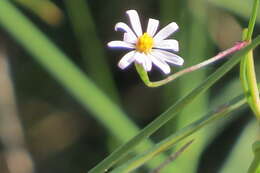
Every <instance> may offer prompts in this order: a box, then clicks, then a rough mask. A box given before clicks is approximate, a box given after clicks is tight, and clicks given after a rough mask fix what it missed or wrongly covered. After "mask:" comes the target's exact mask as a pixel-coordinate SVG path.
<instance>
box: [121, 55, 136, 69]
mask: <svg viewBox="0 0 260 173" xmlns="http://www.w3.org/2000/svg"><path fill="white" fill-rule="evenodd" d="M134 55H135V51H131V52H128V53H127V54H125V56H123V58H122V59H121V60H120V61H119V63H118V66H119V68H121V69H125V68H126V67H128V66H129V65H130V64H131V63H132V62H134V61H135V57H134Z"/></svg>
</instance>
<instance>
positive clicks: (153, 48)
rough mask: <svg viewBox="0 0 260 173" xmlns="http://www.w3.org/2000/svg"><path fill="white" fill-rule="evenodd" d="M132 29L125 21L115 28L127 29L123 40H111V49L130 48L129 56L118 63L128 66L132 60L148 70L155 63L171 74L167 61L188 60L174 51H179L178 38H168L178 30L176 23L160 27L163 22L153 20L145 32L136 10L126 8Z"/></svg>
mask: <svg viewBox="0 0 260 173" xmlns="http://www.w3.org/2000/svg"><path fill="white" fill-rule="evenodd" d="M126 14H127V16H128V17H129V20H130V23H131V26H132V29H131V28H130V27H129V26H128V25H127V24H125V23H123V22H119V23H117V24H116V26H115V30H116V31H118V30H121V31H123V32H124V38H123V41H111V42H109V43H108V46H109V47H111V48H124V49H129V50H130V52H128V53H127V54H126V55H124V56H123V58H122V59H121V60H120V61H119V63H118V66H119V67H120V68H121V69H125V68H126V67H128V66H129V65H130V64H131V63H133V62H136V63H138V64H141V65H142V67H143V68H144V70H145V71H151V69H152V64H154V65H155V66H157V67H158V68H159V69H161V70H162V71H163V72H164V73H165V74H168V73H170V71H171V69H170V66H169V65H168V64H167V63H170V64H174V65H182V64H183V62H184V60H183V59H182V58H181V57H179V56H178V55H176V54H174V53H173V52H178V51H179V44H178V41H177V40H174V39H166V38H168V37H169V36H170V35H171V34H172V33H174V32H175V31H177V30H178V25H177V24H176V23H175V22H172V23H170V24H168V25H167V26H165V27H164V28H163V29H161V30H160V31H159V32H158V33H156V32H157V29H158V26H159V21H158V20H155V19H151V18H150V19H149V21H148V25H147V29H146V32H144V33H143V30H142V26H141V22H140V19H139V16H138V13H137V12H136V10H128V11H126Z"/></svg>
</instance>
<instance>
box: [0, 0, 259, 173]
mask: <svg viewBox="0 0 260 173" xmlns="http://www.w3.org/2000/svg"><path fill="white" fill-rule="evenodd" d="M10 2H11V3H12V4H13V5H15V6H16V7H17V9H18V10H20V11H22V13H23V14H24V15H25V16H26V17H27V18H28V19H30V20H31V21H32V22H33V23H34V24H35V25H36V26H37V27H38V28H39V29H40V30H41V31H42V32H43V33H44V34H45V35H46V36H47V37H48V38H49V39H50V40H51V41H52V42H53V43H55V44H56V45H57V46H58V48H60V49H61V50H62V51H63V52H64V54H66V55H67V56H68V57H70V60H71V61H72V62H74V63H75V64H76V65H77V66H78V67H79V68H80V69H81V70H82V71H83V72H84V73H85V74H86V75H87V76H88V77H89V78H90V79H91V81H92V82H93V83H94V84H95V85H97V86H98V87H99V88H100V89H101V90H103V91H104V93H105V95H106V96H108V97H109V99H110V100H111V101H112V102H114V103H115V104H116V105H118V106H119V107H120V108H121V109H122V110H123V112H124V113H125V114H126V115H127V116H128V118H129V119H130V120H132V121H133V122H134V123H135V124H137V126H138V127H140V128H142V127H144V126H145V125H146V124H148V123H149V122H151V121H152V120H153V119H154V118H155V117H157V116H158V115H159V114H161V113H162V112H164V110H166V109H167V108H168V107H169V106H170V105H172V104H173V103H174V102H175V101H176V100H178V99H179V98H181V97H183V96H184V95H186V94H187V93H188V92H189V91H190V90H191V89H192V88H194V87H196V86H197V85H198V84H199V83H200V82H201V81H203V80H204V79H205V78H206V77H207V76H208V75H209V74H210V73H212V72H213V71H214V70H215V69H216V68H217V67H219V66H220V65H221V64H222V63H223V62H224V61H225V60H224V61H222V62H218V63H215V64H214V65H211V66H208V67H206V68H204V69H202V70H200V71H198V72H193V73H191V74H188V75H186V76H184V77H181V78H180V79H178V80H176V81H174V82H172V83H170V84H168V85H166V86H164V87H160V88H147V87H146V86H145V85H144V84H143V83H142V82H141V80H140V78H139V77H138V75H137V73H136V71H135V69H134V66H131V67H129V68H128V69H126V70H125V71H122V70H120V69H119V68H118V67H117V63H118V61H119V59H120V58H121V57H122V56H123V55H124V53H125V52H124V51H114V50H108V48H107V47H106V44H107V42H109V41H111V40H120V39H121V38H122V33H116V32H115V31H114V25H115V24H116V23H117V22H119V21H122V22H126V23H128V21H127V18H126V16H125V11H126V10H128V9H136V10H137V11H138V12H139V15H140V17H141V22H142V24H143V29H144V28H146V25H147V21H148V18H155V19H159V20H160V22H161V23H160V27H163V26H165V25H166V24H168V23H169V22H172V21H175V22H177V23H178V25H179V27H180V29H179V31H178V32H177V33H175V34H174V35H173V37H174V38H176V39H178V40H179V44H180V53H179V54H180V55H181V56H182V57H183V58H184V60H185V65H184V67H188V66H190V65H193V64H196V63H198V62H201V61H203V60H205V59H207V58H209V57H212V56H214V55H216V54H217V53H218V52H220V51H222V50H225V49H227V48H229V47H231V46H232V45H234V44H235V43H236V42H238V41H240V40H241V31H242V28H243V27H245V26H247V23H248V20H249V15H250V12H251V8H252V2H253V1H252V0H246V1H245V0H228V1H225V0H160V1H156V0H143V1H137V0H111V1H102V0H63V1H59V0H52V1H49V0H10ZM11 22H13V23H14V24H16V23H19V22H20V21H11ZM259 22H260V19H259V18H258V24H259ZM258 24H257V26H256V30H255V35H257V34H258V33H259V27H258V26H259V25H258ZM15 29H17V30H19V29H20V28H19V27H17V28H15ZM27 32H28V34H30V30H28V31H27ZM34 39H35V42H37V40H38V38H37V37H36V38H34ZM28 44H30V43H28ZM31 44H33V43H31ZM0 47H1V51H2V52H4V54H3V57H5V62H7V63H8V64H9V71H7V74H4V73H1V74H0V76H1V75H2V76H3V75H7V77H10V79H11V81H10V82H11V83H10V85H11V87H13V88H14V95H15V102H16V104H17V105H16V106H17V110H18V111H17V116H19V118H20V122H21V125H22V127H23V130H22V131H23V133H24V135H25V143H26V148H27V149H28V151H29V152H30V154H31V157H32V160H33V164H34V165H35V169H36V172H38V173H71V172H73V173H79V172H81V173H82V172H87V171H88V170H89V169H91V168H92V167H94V166H95V165H96V164H98V163H99V162H100V161H101V160H103V159H104V158H105V157H106V156H107V155H108V154H109V153H111V152H112V151H113V150H114V149H115V147H117V146H118V145H120V144H122V142H125V141H126V140H127V139H129V137H128V136H129V135H130V132H129V134H128V131H127V130H124V129H122V132H118V133H121V135H122V136H126V138H127V139H124V140H123V139H119V138H118V137H117V136H115V134H113V135H112V134H111V133H110V131H109V130H108V129H107V128H105V127H104V125H103V123H100V121H99V120H98V119H97V118H96V116H95V115H94V114H95V113H93V111H92V110H88V108H87V109H85V108H86V107H84V106H81V104H79V102H78V101H77V100H76V99H75V98H74V97H73V95H72V94H70V93H69V92H68V91H67V90H65V89H64V87H63V85H61V84H60V83H59V81H58V80H56V78H54V77H53V76H52V75H50V74H49V73H48V72H47V71H46V69H45V68H44V67H43V66H42V65H40V64H39V63H38V62H36V61H35V60H34V59H32V58H31V57H32V55H31V54H29V53H28V52H27V51H26V50H25V49H24V48H23V46H22V45H21V44H19V43H18V42H17V41H16V39H14V38H13V37H11V36H10V34H9V31H7V30H6V29H5V27H2V26H0ZM258 55H259V52H256V51H255V63H256V71H257V74H259V69H260V68H258V67H260V61H259V60H258ZM50 61H51V60H50ZM1 62H2V63H3V61H1ZM184 67H173V68H172V71H173V72H176V71H178V70H181V69H183V68H184ZM238 70H239V68H238V67H236V68H235V69H233V70H232V71H231V72H229V73H228V75H226V76H225V77H223V78H222V79H221V80H220V81H219V82H218V83H216V84H215V85H214V87H212V88H211V89H210V90H209V91H208V92H207V93H206V94H203V95H202V96H200V97H199V98H198V99H196V101H195V102H194V103H193V104H192V105H190V106H188V107H186V108H185V110H183V111H182V112H181V113H180V114H179V115H178V116H177V118H174V119H173V120H172V121H171V122H169V123H167V124H166V125H165V126H164V127H163V128H161V129H160V131H158V132H157V133H156V134H154V135H153V136H152V140H153V141H155V142H158V141H160V140H161V139H163V138H165V137H167V136H168V135H169V134H171V133H172V132H174V131H176V130H178V129H180V128H182V127H184V126H186V125H187V124H189V123H191V122H193V121H195V120H196V119H198V118H199V117H201V116H203V115H204V114H205V113H207V112H208V111H209V110H211V109H213V108H215V107H216V106H218V105H221V104H223V103H225V102H226V101H228V100H230V99H231V98H233V97H234V96H236V95H238V94H239V93H241V92H242V88H241V85H240V81H239V71H238ZM63 75H64V77H65V78H66V76H68V80H70V78H69V77H70V76H69V75H68V74H66V71H64V74H63ZM149 75H150V76H151V79H152V80H158V79H162V78H164V77H165V76H164V75H163V74H161V73H160V72H159V71H157V70H153V72H151V73H150V74H149ZM258 76H259V75H258ZM0 80H2V77H1V78H0ZM72 82H73V81H72ZM0 84H1V85H0V90H1V88H5V87H7V88H8V87H10V86H6V83H5V82H4V81H1V82H0ZM80 92H84V91H80ZM1 93H3V91H2V92H1ZM1 93H0V96H3V95H1ZM11 94H12V92H11ZM5 97H6V98H5ZM5 97H2V99H1V100H8V99H9V97H11V96H10V95H8V94H6V95H5ZM91 99H92V98H91ZM93 99H95V96H94V97H93ZM97 106H99V105H97ZM1 107H5V105H1V106H0V108H1ZM99 109H101V110H102V109H103V107H102V104H101V105H100V107H99ZM1 113H3V112H1ZM104 114H106V112H104ZM104 116H106V115H104ZM110 116H113V115H110ZM253 120H254V117H253V115H252V112H251V111H250V110H249V109H248V108H243V109H240V110H237V111H236V112H235V114H234V115H233V116H231V117H229V118H228V119H224V120H221V121H218V122H216V123H214V124H212V125H210V126H208V127H207V128H204V129H203V130H201V131H200V132H199V133H196V135H194V136H192V137H191V138H192V139H195V142H194V144H192V145H191V146H190V147H189V148H188V149H187V151H186V152H185V153H184V154H183V155H181V156H180V157H179V158H178V159H177V160H176V161H174V162H173V163H172V165H173V167H175V169H176V171H175V172H176V173H192V172H194V173H195V172H198V173H214V172H216V173H217V172H223V173H240V172H241V173H242V172H245V171H246V170H247V168H248V166H249V164H250V162H251V160H252V153H251V144H252V143H253V142H254V141H255V139H256V136H257V132H256V131H257V130H256V129H257V127H256V123H255V122H254V121H253ZM2 123H4V120H2ZM120 125H122V124H119V122H117V121H114V122H113V124H112V126H120ZM11 126H12V127H14V128H15V124H11ZM122 126H124V125H122ZM126 128H127V127H126ZM0 130H4V129H0ZM131 134H132V132H131ZM130 136H131V135H130ZM4 139H5V138H3V137H2V138H1V141H0V144H2V145H0V172H1V173H9V171H8V168H7V167H8V166H7V164H6V157H5V156H4V154H5V149H6V147H5V141H3V140H4ZM169 153H171V152H170V151H169ZM238 165H239V166H238ZM10 172H11V171H10ZM139 172H147V170H146V168H142V169H140V170H139ZM11 173H13V172H11Z"/></svg>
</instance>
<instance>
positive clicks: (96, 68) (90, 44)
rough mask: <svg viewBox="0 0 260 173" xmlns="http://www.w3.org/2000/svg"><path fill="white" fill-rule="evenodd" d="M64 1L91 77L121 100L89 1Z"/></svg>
mask: <svg viewBox="0 0 260 173" xmlns="http://www.w3.org/2000/svg"><path fill="white" fill-rule="evenodd" d="M64 3H65V6H66V9H67V11H68V14H69V18H70V22H71V25H72V27H73V30H74V33H75V36H76V38H77V40H78V42H79V46H80V51H81V55H82V57H83V62H84V64H85V69H86V71H87V72H88V75H89V77H90V78H91V79H93V80H94V81H95V82H96V83H97V85H98V86H99V87H100V88H101V89H103V90H104V91H105V93H107V94H109V96H110V97H111V98H113V99H114V100H115V101H117V102H119V96H118V93H117V92H116V89H115V83H114V80H113V77H112V74H111V71H110V69H109V67H108V64H107V59H106V57H105V53H104V50H103V47H104V46H102V43H101V41H100V40H99V39H98V34H97V29H96V27H95V23H94V21H93V19H92V16H91V13H90V10H89V7H88V4H87V2H86V1H85V0H73V1H71V0H64ZM100 69H102V70H100ZM104 84H105V85H104Z"/></svg>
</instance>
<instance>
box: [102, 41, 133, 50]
mask: <svg viewBox="0 0 260 173" xmlns="http://www.w3.org/2000/svg"><path fill="white" fill-rule="evenodd" d="M107 46H108V47H111V48H126V49H134V48H135V46H134V45H133V44H130V43H126V42H124V41H110V42H109V43H107Z"/></svg>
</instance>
